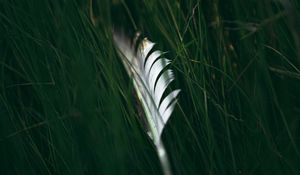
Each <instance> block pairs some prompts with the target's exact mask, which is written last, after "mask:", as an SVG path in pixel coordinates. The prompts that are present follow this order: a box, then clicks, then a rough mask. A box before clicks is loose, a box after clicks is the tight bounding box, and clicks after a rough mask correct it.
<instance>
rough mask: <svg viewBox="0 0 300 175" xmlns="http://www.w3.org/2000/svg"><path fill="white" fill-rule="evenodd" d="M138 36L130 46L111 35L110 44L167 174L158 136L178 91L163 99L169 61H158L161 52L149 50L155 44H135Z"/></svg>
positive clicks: (123, 38) (168, 79)
mask: <svg viewBox="0 0 300 175" xmlns="http://www.w3.org/2000/svg"><path fill="white" fill-rule="evenodd" d="M139 35H140V34H139V33H137V35H136V37H135V38H134V40H133V43H132V42H131V40H130V39H129V38H127V37H126V36H125V35H124V34H120V33H117V32H114V41H115V44H116V46H117V48H118V52H119V55H120V57H121V60H122V62H123V64H124V66H125V68H126V70H127V73H128V75H129V76H130V77H131V78H132V81H133V85H134V88H135V91H136V94H137V96H138V98H139V100H140V102H141V104H142V106H143V109H144V112H145V116H146V121H147V125H148V128H146V130H147V132H148V134H149V136H150V138H151V139H152V140H153V143H154V145H155V147H156V149H157V153H158V156H159V159H160V161H161V165H162V168H163V171H164V174H165V175H170V174H171V169H170V165H169V160H168V156H167V153H166V150H165V147H164V145H163V142H162V139H161V135H162V132H163V129H164V127H165V125H166V123H167V121H168V119H169V117H170V116H171V114H172V112H173V110H174V107H175V104H176V102H177V100H176V97H177V95H178V94H179V92H180V90H179V89H177V90H174V91H172V92H170V93H169V94H168V95H167V96H165V97H164V98H163V94H164V92H165V91H166V89H167V87H168V86H169V84H170V83H171V82H172V81H173V80H174V74H173V72H172V70H170V69H167V68H166V66H168V65H169V64H170V63H171V61H170V60H168V59H166V58H162V55H163V53H162V52H161V51H159V50H156V51H153V47H154V45H155V43H153V42H151V41H149V40H148V39H147V38H144V39H143V40H142V41H141V42H140V43H139V44H137V40H138V38H139V37H140V36H139ZM136 48H137V49H136Z"/></svg>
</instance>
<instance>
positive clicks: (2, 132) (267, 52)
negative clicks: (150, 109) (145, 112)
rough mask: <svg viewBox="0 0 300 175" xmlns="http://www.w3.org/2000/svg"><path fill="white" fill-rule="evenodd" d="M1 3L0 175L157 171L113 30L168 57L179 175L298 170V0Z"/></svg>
mask: <svg viewBox="0 0 300 175" xmlns="http://www.w3.org/2000/svg"><path fill="white" fill-rule="evenodd" d="M95 4H96V5H95V6H94V12H95V14H96V16H98V22H99V23H98V25H97V26H96V27H94V26H93V25H92V23H91V21H90V19H89V16H88V5H87V1H77V2H75V1H71V0H65V1H56V0H53V1H52V0H51V1H50V0H49V1H34V0H26V1H17V0H7V1H5V0H2V1H0V32H1V34H0V174H7V175H12V174H22V175H25V174H30V175H33V174H37V175H39V174H72V175H77V174H78V175H81V174H161V173H162V171H161V167H160V164H159V160H158V157H157V155H156V152H155V147H154V146H153V144H152V141H151V140H150V139H149V138H148V136H147V134H146V133H145V132H144V129H143V126H142V125H141V124H140V123H139V116H138V111H137V105H136V102H135V99H134V98H133V85H132V84H131V83H130V79H129V77H128V76H127V74H126V71H125V69H124V68H123V65H122V63H121V60H120V58H119V57H118V55H117V54H116V51H115V48H114V45H113V41H112V34H111V28H112V26H123V27H125V28H126V29H127V28H128V30H132V31H134V30H135V29H138V30H140V31H142V32H143V33H144V34H145V35H146V36H148V38H149V39H150V40H151V41H154V42H156V43H157V47H158V48H159V49H161V50H164V51H168V53H167V57H168V58H170V59H171V60H172V61H173V62H172V68H173V69H174V72H175V76H176V80H175V82H174V83H173V85H172V86H173V87H174V88H175V87H176V88H180V89H181V90H182V92H181V94H180V96H179V102H178V106H177V107H176V109H175V111H174V113H173V115H172V117H171V119H170V121H169V123H168V124H167V127H166V129H165V131H164V133H163V140H164V143H165V145H166V148H167V150H168V154H169V157H170V161H171V164H172V169H173V173H174V174H230V175H231V174H247V175H248V174H272V175H273V174H278V175H279V174H280V175H281V174H291V175H292V174H295V175H297V174H299V173H300V167H299V164H300V135H299V133H300V91H299V88H300V33H299V31H300V28H299V26H300V21H299V19H300V3H299V2H298V1H296V0H291V1H288V0H281V1H275V0H274V1H271V0H259V1H258V0H256V1H254V0H252V1H238V0H228V1H226V2H225V1H218V0H203V1H196V0H194V1H193V0H185V1H175V0H165V1H160V0H147V1H140V0H127V1H123V0H114V1H109V0H100V1H99V2H98V3H95Z"/></svg>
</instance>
